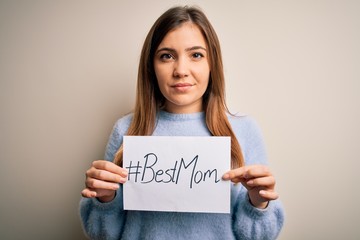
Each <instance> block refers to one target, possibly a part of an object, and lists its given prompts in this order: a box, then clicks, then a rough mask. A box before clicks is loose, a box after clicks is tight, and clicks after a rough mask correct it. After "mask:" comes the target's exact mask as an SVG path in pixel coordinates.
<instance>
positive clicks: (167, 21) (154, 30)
mask: <svg viewBox="0 0 360 240" xmlns="http://www.w3.org/2000/svg"><path fill="white" fill-rule="evenodd" d="M185 22H191V23H193V24H195V25H196V26H197V27H198V28H199V29H200V31H201V32H202V34H203V36H204V39H205V42H206V44H207V48H208V56H209V64H210V79H209V83H208V86H207V89H206V91H205V93H204V96H203V111H204V112H205V116H206V125H207V128H208V129H209V131H210V133H211V134H212V135H213V136H230V137H231V166H232V168H236V167H241V166H243V165H244V157H243V154H242V151H241V148H240V144H239V142H238V141H237V139H236V136H235V134H234V132H233V130H232V128H231V125H230V123H229V120H228V116H227V114H230V112H229V110H228V108H227V106H226V101H225V79H224V70H223V62H222V56H221V49H220V43H219V40H218V37H217V35H216V32H215V31H214V29H213V27H212V25H211V24H210V22H209V20H208V19H207V17H206V15H205V14H204V13H203V11H202V10H201V9H199V8H197V7H188V6H184V7H182V6H181V7H173V8H170V9H169V10H167V11H166V12H165V13H163V14H162V15H161V16H160V17H159V18H158V19H157V20H156V21H155V23H154V25H153V26H152V27H151V29H150V31H149V33H148V34H147V36H146V39H145V42H144V45H143V48H142V51H141V56H140V62H139V68H138V78H137V89H136V103H135V108H134V111H133V119H132V121H131V124H130V126H129V129H128V130H127V135H135V136H146V135H151V134H152V133H153V131H154V128H155V124H156V116H157V113H158V112H159V111H160V110H161V109H162V107H163V106H164V100H165V99H164V96H163V95H162V93H161V92H160V89H159V86H158V82H157V78H156V74H155V69H154V57H155V52H156V50H157V48H158V46H159V45H160V43H161V42H162V40H163V39H164V37H165V36H166V34H167V33H168V32H170V31H172V30H174V29H176V28H178V27H180V26H181V25H182V24H183V23H185ZM122 156H123V147H122V145H121V146H120V148H119V150H118V151H117V153H116V154H115V157H114V162H115V163H116V164H117V165H119V166H121V165H122Z"/></svg>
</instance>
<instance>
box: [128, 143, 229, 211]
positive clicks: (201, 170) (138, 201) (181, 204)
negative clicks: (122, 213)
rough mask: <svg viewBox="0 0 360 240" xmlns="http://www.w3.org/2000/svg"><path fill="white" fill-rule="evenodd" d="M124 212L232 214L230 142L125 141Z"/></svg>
mask: <svg viewBox="0 0 360 240" xmlns="http://www.w3.org/2000/svg"><path fill="white" fill-rule="evenodd" d="M123 154H124V155H123V167H124V168H126V169H127V170H128V181H127V182H126V183H125V184H124V185H123V186H124V189H123V190H124V191H123V194H124V209H125V210H144V211H171V212H172V211H173V212H209V213H230V182H229V181H224V180H222V175H223V174H224V173H225V172H227V171H228V170H229V169H230V159H231V157H230V137H151V136H145V137H143V136H124V153H123Z"/></svg>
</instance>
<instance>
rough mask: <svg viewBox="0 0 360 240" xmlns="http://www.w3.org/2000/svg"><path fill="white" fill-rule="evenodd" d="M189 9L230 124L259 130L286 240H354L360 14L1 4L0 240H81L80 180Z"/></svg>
mask: <svg viewBox="0 0 360 240" xmlns="http://www.w3.org/2000/svg"><path fill="white" fill-rule="evenodd" d="M183 3H189V4H194V3H195V4H197V5H199V6H200V7H201V8H202V9H203V10H204V11H205V12H206V13H207V15H208V17H209V19H210V21H211V22H212V23H213V25H214V27H215V29H216V30H217V33H218V35H219V38H220V41H221V43H222V50H223V57H224V63H225V71H226V79H227V99H228V104H229V106H230V108H231V110H232V111H233V112H236V111H239V112H245V113H247V114H250V115H252V116H253V117H255V118H256V119H257V121H258V123H259V125H260V126H261V128H262V130H263V133H264V136H265V141H266V144H267V149H268V153H269V159H270V164H271V167H272V170H273V171H274V173H275V175H276V177H277V181H278V184H277V188H278V191H279V193H280V196H281V200H282V202H283V204H284V206H285V209H286V223H285V227H284V229H283V231H282V233H281V236H280V239H359V238H360V228H359V224H358V222H359V221H358V216H359V215H360V208H359V202H360V197H359V196H360V194H359V186H358V184H357V183H358V180H357V178H356V176H357V174H356V173H357V171H358V169H359V168H360V164H359V160H360V154H359V152H358V151H359V150H358V147H359V140H358V136H359V134H360V127H359V122H360V106H359V105H360V104H359V103H360V96H359V95H360V94H359V93H360V91H359V90H360V71H359V68H360V44H359V42H360V14H359V12H360V2H359V1H356V0H354V1H351V0H337V1H336V0H328V1H325V0H304V1H287V0H278V1H272V0H270V1H205V0H204V1H168V0H157V1H139V0H131V1H104V2H103V1H79V0H78V1H45V0H44V1H40V0H33V1H4V0H2V1H0V110H1V117H0V119H1V120H0V121H1V122H0V141H1V142H0V143H1V144H0V160H1V162H0V172H1V174H0V190H1V191H0V194H1V197H0V203H1V204H0V238H1V239H24V238H26V239H83V238H84V237H83V235H82V232H81V229H80V221H79V217H78V212H77V208H78V201H79V198H80V191H81V189H82V188H83V185H84V173H85V170H86V169H87V168H88V167H89V165H90V163H91V162H92V161H93V160H95V159H100V158H102V156H103V153H104V148H105V144H106V141H107V138H108V135H109V133H110V131H111V128H112V125H113V123H114V122H115V120H116V119H117V118H119V117H121V116H122V115H124V114H126V113H128V112H129V111H131V109H132V107H133V104H134V94H135V81H136V71H137V65H138V60H139V55H140V49H141V46H142V43H143V41H144V38H145V35H146V34H147V31H148V30H149V28H150V26H151V25H152V24H153V22H154V21H155V19H156V18H157V17H158V16H159V15H160V14H161V13H162V12H164V11H165V10H166V9H168V8H169V7H171V6H174V5H176V4H183Z"/></svg>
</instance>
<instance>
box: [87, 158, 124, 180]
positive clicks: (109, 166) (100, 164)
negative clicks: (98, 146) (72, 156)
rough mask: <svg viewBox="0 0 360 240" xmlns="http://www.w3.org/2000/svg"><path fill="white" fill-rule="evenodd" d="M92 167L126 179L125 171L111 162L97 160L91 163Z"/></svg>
mask: <svg viewBox="0 0 360 240" xmlns="http://www.w3.org/2000/svg"><path fill="white" fill-rule="evenodd" d="M92 166H93V167H94V168H96V169H99V170H106V171H108V172H112V173H115V174H118V175H120V176H122V177H127V170H126V169H124V168H122V167H119V166H118V165H116V164H115V163H113V162H109V161H106V160H97V161H94V162H93V163H92Z"/></svg>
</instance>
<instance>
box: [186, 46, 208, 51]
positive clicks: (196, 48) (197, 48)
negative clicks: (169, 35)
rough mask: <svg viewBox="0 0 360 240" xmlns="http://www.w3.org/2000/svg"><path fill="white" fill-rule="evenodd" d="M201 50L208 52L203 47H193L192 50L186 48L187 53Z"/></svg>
mask: <svg viewBox="0 0 360 240" xmlns="http://www.w3.org/2000/svg"><path fill="white" fill-rule="evenodd" d="M199 49H202V50H204V51H207V50H206V48H204V47H202V46H193V47H191V48H186V49H185V51H187V52H188V51H194V50H199Z"/></svg>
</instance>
